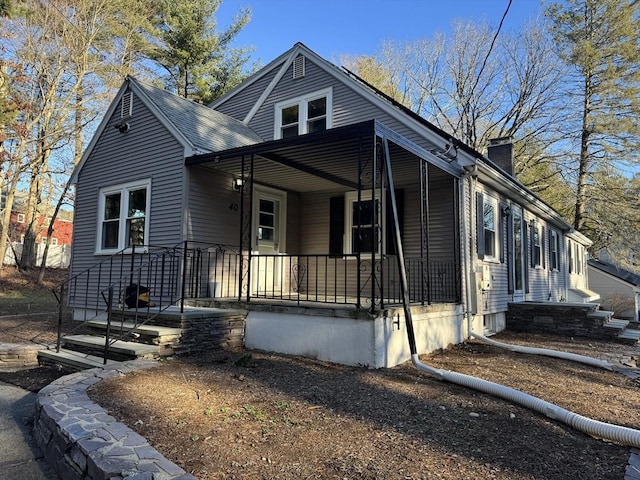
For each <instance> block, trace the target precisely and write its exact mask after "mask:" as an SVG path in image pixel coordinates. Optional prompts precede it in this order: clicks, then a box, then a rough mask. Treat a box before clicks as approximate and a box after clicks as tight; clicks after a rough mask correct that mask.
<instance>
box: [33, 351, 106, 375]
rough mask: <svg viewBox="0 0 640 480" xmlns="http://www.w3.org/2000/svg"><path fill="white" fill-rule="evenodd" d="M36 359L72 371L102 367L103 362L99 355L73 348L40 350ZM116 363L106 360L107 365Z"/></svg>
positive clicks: (103, 365)
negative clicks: (77, 350)
mask: <svg viewBox="0 0 640 480" xmlns="http://www.w3.org/2000/svg"><path fill="white" fill-rule="evenodd" d="M38 361H39V362H40V363H41V364H44V365H59V366H60V367H62V368H63V369H65V370H71V371H74V372H77V371H80V370H86V369H89V368H96V367H97V368H104V367H105V363H104V360H103V359H102V358H101V357H96V356H94V355H89V354H86V353H80V352H76V351H73V350H67V349H65V348H61V349H60V351H59V352H56V351H55V350H40V351H39V352H38ZM114 363H116V362H115V361H114V360H107V366H108V365H112V364H114Z"/></svg>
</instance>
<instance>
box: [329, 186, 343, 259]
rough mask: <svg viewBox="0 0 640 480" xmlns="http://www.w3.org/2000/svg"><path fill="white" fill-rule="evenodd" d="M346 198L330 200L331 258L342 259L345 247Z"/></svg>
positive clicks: (332, 198)
mask: <svg viewBox="0 0 640 480" xmlns="http://www.w3.org/2000/svg"><path fill="white" fill-rule="evenodd" d="M343 238H344V197H343V196H340V197H331V199H330V200H329V256H331V257H341V256H342V254H343V253H344V252H343V245H344V240H343Z"/></svg>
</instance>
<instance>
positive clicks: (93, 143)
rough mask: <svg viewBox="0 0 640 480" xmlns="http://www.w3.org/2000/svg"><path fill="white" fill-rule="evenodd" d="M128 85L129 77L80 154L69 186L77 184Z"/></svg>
mask: <svg viewBox="0 0 640 480" xmlns="http://www.w3.org/2000/svg"><path fill="white" fill-rule="evenodd" d="M128 85H129V77H127V78H126V79H125V81H124V82H122V85H121V86H120V89H119V90H118V93H116V96H115V97H114V99H113V100H112V101H111V104H110V105H109V108H107V111H106V113H105V114H104V116H103V117H102V120H101V121H100V124H99V125H98V128H96V131H95V132H93V136H92V137H91V141H90V142H89V144H88V145H87V148H85V150H84V152H82V156H81V157H80V160H79V161H78V163H77V164H76V166H75V167H74V168H73V172H71V176H70V177H69V184H70V185H75V184H76V183H78V174H79V173H80V170H82V167H83V166H84V164H85V162H86V161H87V158H89V156H90V155H91V152H92V151H93V149H94V148H95V146H96V143H98V139H99V138H100V136H101V135H102V132H104V130H105V129H106V128H107V124H108V123H109V120H110V119H111V117H112V116H113V113H114V112H115V110H116V106H117V105H118V103H119V102H120V99H121V98H122V95H124V92H126V91H127V87H128Z"/></svg>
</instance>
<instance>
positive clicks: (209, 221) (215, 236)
mask: <svg viewBox="0 0 640 480" xmlns="http://www.w3.org/2000/svg"><path fill="white" fill-rule="evenodd" d="M232 182H233V177H232V176H231V175H229V174H228V173H225V172H221V171H219V170H215V169H213V168H207V167H203V166H197V167H192V168H190V169H189V202H188V209H187V218H186V221H187V238H188V239H189V240H193V241H195V242H199V243H202V244H208V245H214V244H216V245H225V246H231V247H234V248H236V249H237V248H238V247H239V246H240V215H241V211H240V200H241V199H240V193H239V192H236V191H235V190H234V189H233V187H232ZM248 199H249V197H248V196H245V200H244V201H245V202H248ZM299 204H300V200H299V197H298V195H297V194H296V193H292V192H289V193H288V194H287V219H286V229H287V242H286V245H283V248H284V250H283V253H284V252H286V253H289V254H292V253H299V249H300V226H299V223H300V216H301V215H300V207H299ZM244 208H245V209H248V208H249V206H248V205H244Z"/></svg>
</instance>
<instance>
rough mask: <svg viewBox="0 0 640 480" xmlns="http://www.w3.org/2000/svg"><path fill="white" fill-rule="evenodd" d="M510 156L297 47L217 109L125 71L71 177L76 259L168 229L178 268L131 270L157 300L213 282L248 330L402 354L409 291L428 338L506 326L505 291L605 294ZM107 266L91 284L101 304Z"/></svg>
mask: <svg viewBox="0 0 640 480" xmlns="http://www.w3.org/2000/svg"><path fill="white" fill-rule="evenodd" d="M512 155H513V152H512V146H511V144H510V142H509V141H508V140H505V139H498V140H496V141H495V142H493V145H492V146H491V147H490V149H489V157H490V158H491V160H490V159H489V158H485V157H484V156H483V155H482V154H480V153H479V152H477V151H475V150H473V149H472V148H470V147H468V146H466V145H464V144H462V143H460V142H459V141H457V140H455V139H453V138H452V137H451V136H450V135H448V134H446V133H445V132H443V131H442V130H440V129H438V128H437V127H435V126H433V125H432V124H430V123H429V122H427V121H426V120H424V119H423V118H421V117H419V116H418V115H416V114H414V113H412V112H411V111H409V110H408V109H406V108H404V107H402V106H401V105H399V104H397V103H396V102H394V101H393V100H391V99H389V98H388V97H387V96H385V95H384V94H382V93H381V92H379V91H377V90H376V89H374V88H372V87H371V86H369V85H367V84H366V83H365V82H363V81H362V80H360V79H359V78H357V77H356V76H355V75H353V74H350V73H349V72H347V71H345V70H343V69H340V68H338V67H336V66H335V65H333V64H331V63H329V62H327V61H326V60H324V59H322V58H320V57H319V56H317V55H316V54H315V53H314V52H312V51H311V50H309V49H308V48H306V47H305V46H304V45H302V44H296V45H294V46H293V48H292V49H291V50H289V51H287V52H285V53H284V54H283V55H281V56H280V57H278V58H276V59H275V60H274V61H272V62H271V63H269V64H268V65H266V66H265V67H264V68H262V69H261V70H260V71H258V72H257V73H255V74H254V75H252V76H251V77H250V78H248V79H247V80H246V81H245V82H243V83H242V84H241V85H239V86H238V87H236V88H235V89H234V90H232V91H231V92H229V93H228V94H226V95H225V96H223V97H222V98H220V99H218V100H217V101H216V102H214V103H213V104H212V105H211V106H210V108H209V107H205V106H202V105H198V104H196V103H193V102H191V101H188V100H185V99H183V98H179V97H176V96H174V95H172V94H170V93H168V92H166V91H164V90H162V89H159V88H156V87H153V86H150V85H148V84H145V83H143V82H140V81H138V80H136V79H134V78H130V77H129V78H127V79H126V81H125V82H124V84H123V86H122V87H121V89H120V91H119V92H118V94H117V96H116V98H115V99H114V101H113V102H112V104H111V106H110V107H109V109H108V111H107V112H106V115H105V118H104V120H103V121H102V123H101V125H100V126H99V128H98V129H97V131H96V134H95V136H94V138H93V139H92V141H91V143H90V144H89V146H88V148H87V150H86V152H85V153H84V155H83V157H82V159H81V162H80V163H79V165H78V167H77V168H76V170H75V172H74V175H73V177H72V180H73V182H74V183H76V208H75V221H74V223H75V238H74V244H73V260H72V274H75V275H77V274H80V273H81V272H83V271H85V270H86V269H88V268H89V267H91V266H92V265H94V264H96V262H99V261H101V260H104V259H109V260H108V262H105V261H103V262H102V264H101V265H107V264H108V265H111V267H110V268H111V270H110V272H112V271H113V270H114V268H116V267H113V265H116V264H118V262H120V265H125V266H126V265H127V262H130V263H131V265H132V267H131V268H132V270H133V265H134V263H135V260H134V259H130V257H131V253H132V248H131V245H136V246H137V248H136V252H138V253H139V252H140V251H143V252H148V255H149V258H157V257H152V255H153V252H156V251H157V247H173V246H176V250H175V252H176V255H175V257H177V258H179V259H180V260H179V261H180V262H181V263H180V267H179V268H174V269H173V270H172V271H171V272H167V273H166V274H165V273H164V272H165V270H162V275H159V274H157V273H156V274H154V276H153V278H151V277H149V276H146V277H144V278H143V277H141V276H140V275H141V273H140V272H141V271H142V269H140V270H136V272H137V273H136V278H137V279H138V280H137V281H138V282H140V283H146V284H147V285H148V286H149V287H150V288H151V290H152V297H154V298H155V299H156V303H159V304H162V302H163V301H164V298H163V297H164V296H165V295H167V296H171V297H172V298H173V297H176V296H177V297H180V298H181V297H183V296H185V297H199V298H202V297H215V298H216V299H217V300H218V302H219V303H218V305H222V306H225V305H230V306H234V307H238V306H242V307H244V308H246V309H247V312H248V313H247V317H246V323H245V344H246V345H247V346H248V347H251V348H258V349H264V350H271V351H278V352H283V353H290V354H300V355H307V356H312V357H316V358H319V359H322V360H327V361H332V362H337V363H344V364H350V365H358V364H361V365H367V366H370V367H376V368H377V367H390V366H393V365H397V364H398V363H401V362H403V361H405V360H407V359H408V358H409V356H410V355H409V345H408V342H407V332H406V328H405V325H404V322H403V317H404V311H403V308H402V306H403V301H404V298H407V299H408V303H409V305H408V308H410V309H411V310H410V311H411V312H412V317H413V325H414V329H415V332H416V339H417V349H418V351H419V352H420V353H423V352H430V351H433V350H435V349H438V348H443V347H446V346H447V345H450V344H455V343H459V342H462V341H464V340H465V339H466V338H468V337H469V334H470V332H471V331H475V332H478V333H489V334H490V333H495V332H498V331H500V330H502V329H504V328H505V314H506V312H507V310H508V305H509V303H510V302H521V301H538V302H548V301H580V302H583V301H588V300H590V299H593V298H597V295H595V294H593V293H592V292H590V291H589V290H588V288H587V287H588V285H587V275H586V248H587V247H588V246H589V245H590V241H589V240H588V239H587V238H585V237H584V236H583V235H581V234H580V233H579V232H576V231H575V230H574V229H573V228H572V227H571V225H570V224H568V223H567V222H566V221H565V220H564V219H563V218H562V217H561V216H560V215H559V214H558V213H557V212H555V211H554V210H553V209H552V208H550V207H549V205H547V204H545V203H544V202H543V201H542V200H540V199H539V198H538V197H536V196H535V195H534V194H533V193H531V192H530V191H529V190H528V189H526V188H525V187H524V186H523V185H521V184H520V183H519V182H518V181H517V180H516V179H515V178H514V177H513V170H512V168H513V158H512ZM389 166H390V167H391V168H390V169H389V168H388V167H389ZM394 211H395V214H394ZM397 238H399V239H400V243H399V244H397V241H396V239H397ZM185 242H186V246H185ZM180 245H182V246H180ZM399 247H402V248H399ZM115 254H117V256H113V255H115ZM181 255H182V256H181ZM180 256H181V257H180ZM163 258H164V257H163ZM117 259H119V260H117ZM398 259H400V261H398ZM154 265H155V264H154ZM163 265H164V264H163ZM401 266H404V267H405V268H404V270H405V271H406V277H407V281H408V291H407V296H406V297H404V296H403V295H402V293H403V292H402V291H401V281H400V280H401V273H402V270H403V269H402V268H401ZM100 268H102V267H100ZM104 268H105V269H106V267H104ZM153 268H159V267H157V266H154V267H153ZM162 268H165V267H162ZM105 269H102V270H100V273H99V274H98V273H96V274H95V275H94V276H93V277H92V278H91V279H90V280H88V281H87V282H86V284H87V285H89V286H90V287H89V294H88V295H89V296H90V297H91V298H97V299H98V300H96V307H95V308H96V310H99V309H100V308H103V307H101V306H99V305H98V304H100V305H102V303H101V302H102V300H101V299H102V298H106V297H107V295H106V294H105V292H107V290H108V286H109V284H108V282H107V280H106V278H116V277H117V274H116V273H113V274H112V273H110V274H109V275H107V274H106V273H105ZM148 270H149V271H151V270H152V268H151V267H149V268H148ZM122 271H123V270H122V269H121V270H120V272H122ZM154 271H156V270H154ZM124 272H125V274H126V268H125V269H124ZM87 275H90V274H87ZM145 275H146V274H145ZM175 277H179V279H180V281H179V282H178V283H168V282H169V280H167V279H169V278H175ZM160 278H163V279H164V280H160ZM131 279H132V281H133V280H134V274H133V273H132V274H131ZM182 280H184V282H182ZM134 283H135V282H134ZM180 289H181V290H180ZM169 290H171V291H170V292H168V291H169ZM175 290H180V291H177V292H176V291H175ZM83 296H84V297H86V295H85V294H83ZM69 301H70V303H71V304H72V305H75V306H76V307H77V308H78V309H79V308H85V309H86V308H87V305H88V303H87V301H86V300H85V299H84V298H81V296H80V294H79V293H77V292H76V293H74V292H71V294H70V297H69ZM224 301H227V302H229V303H224ZM232 301H234V302H232Z"/></svg>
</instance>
